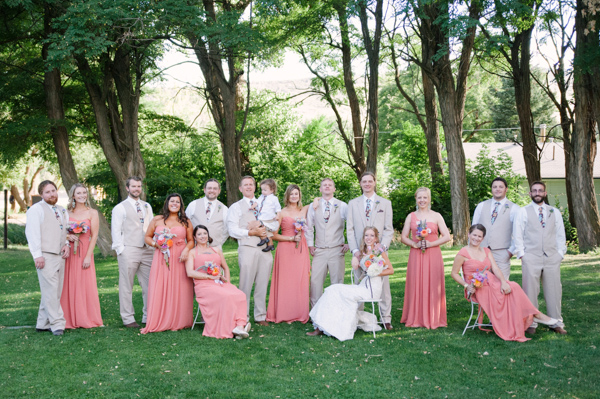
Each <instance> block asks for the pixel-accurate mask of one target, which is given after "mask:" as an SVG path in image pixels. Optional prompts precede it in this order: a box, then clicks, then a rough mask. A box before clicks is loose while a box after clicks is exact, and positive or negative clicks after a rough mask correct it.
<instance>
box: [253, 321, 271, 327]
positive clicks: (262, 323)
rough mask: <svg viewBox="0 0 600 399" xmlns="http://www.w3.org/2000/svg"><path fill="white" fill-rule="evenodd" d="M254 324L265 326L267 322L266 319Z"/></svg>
mask: <svg viewBox="0 0 600 399" xmlns="http://www.w3.org/2000/svg"><path fill="white" fill-rule="evenodd" d="M256 324H258V325H260V326H263V327H267V326H268V325H269V322H268V321H266V320H261V321H257V322H256Z"/></svg>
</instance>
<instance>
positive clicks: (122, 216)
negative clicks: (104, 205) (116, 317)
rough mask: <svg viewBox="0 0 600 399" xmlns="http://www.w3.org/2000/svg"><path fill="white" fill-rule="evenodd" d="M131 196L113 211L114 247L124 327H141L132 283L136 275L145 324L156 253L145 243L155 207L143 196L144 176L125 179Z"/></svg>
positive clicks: (112, 230)
mask: <svg viewBox="0 0 600 399" xmlns="http://www.w3.org/2000/svg"><path fill="white" fill-rule="evenodd" d="M125 187H126V189H127V192H128V193H129V195H128V196H127V198H126V199H125V200H124V201H122V202H120V203H119V204H117V206H115V207H114V208H113V210H112V221H111V233H112V241H113V243H112V248H113V249H114V250H115V251H116V252H117V261H118V263H119V307H120V313H121V319H122V320H123V324H124V325H125V327H130V328H140V325H139V324H138V323H137V322H136V321H135V309H134V308H133V282H134V280H135V276H137V278H138V282H139V283H140V286H141V287H142V298H143V300H144V309H143V316H142V323H145V322H146V316H147V311H146V310H147V309H146V304H147V302H148V280H149V279H150V267H151V266H152V258H153V256H154V250H153V248H151V247H149V246H148V245H146V243H145V241H144V236H145V235H146V230H148V225H149V224H150V221H151V220H152V218H153V214H152V207H151V206H150V204H149V203H147V202H146V201H142V200H141V199H140V195H142V191H143V188H142V179H141V178H140V177H137V176H132V177H129V178H128V179H127V181H126V182H125Z"/></svg>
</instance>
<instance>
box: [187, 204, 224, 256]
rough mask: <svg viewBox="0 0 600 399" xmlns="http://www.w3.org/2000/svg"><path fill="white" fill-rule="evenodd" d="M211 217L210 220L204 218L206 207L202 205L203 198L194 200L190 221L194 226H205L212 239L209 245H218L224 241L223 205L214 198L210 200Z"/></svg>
mask: <svg viewBox="0 0 600 399" xmlns="http://www.w3.org/2000/svg"><path fill="white" fill-rule="evenodd" d="M212 203H213V204H212V207H213V209H212V217H211V218H210V220H207V219H206V208H205V207H204V199H199V200H196V208H195V210H194V214H193V215H192V218H191V221H192V225H193V226H194V227H196V226H198V225H199V224H202V225H204V226H206V228H207V229H208V232H209V234H210V236H211V238H212V239H213V242H212V244H210V246H211V247H215V246H218V245H220V243H222V242H224V241H225V228H226V227H225V223H226V221H225V220H223V207H224V205H223V204H222V203H221V201H218V200H215V201H212Z"/></svg>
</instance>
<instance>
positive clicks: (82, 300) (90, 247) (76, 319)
mask: <svg viewBox="0 0 600 399" xmlns="http://www.w3.org/2000/svg"><path fill="white" fill-rule="evenodd" d="M67 209H68V211H69V224H71V223H82V222H83V223H85V225H86V226H87V232H86V233H81V234H69V235H68V236H67V239H68V240H69V241H71V254H70V255H69V257H68V258H67V260H66V261H65V279H64V282H63V290H62V295H61V297H60V306H61V307H62V309H63V312H64V314H65V320H66V321H67V323H66V325H65V328H92V327H100V326H102V325H103V324H102V315H101V314H100V300H99V298H98V286H97V285H96V268H95V266H94V247H95V246H96V240H97V239H98V226H99V223H98V211H96V210H95V209H91V207H90V203H89V200H88V191H87V188H86V187H85V186H84V185H83V184H81V183H77V184H75V185H73V187H71V190H69V205H68V206H67ZM76 243H77V244H76ZM75 245H77V249H76V248H75ZM76 250H77V253H75V251H76Z"/></svg>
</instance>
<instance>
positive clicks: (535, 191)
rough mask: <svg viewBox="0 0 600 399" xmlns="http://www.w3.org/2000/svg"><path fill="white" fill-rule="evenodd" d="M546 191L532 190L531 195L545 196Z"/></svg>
mask: <svg viewBox="0 0 600 399" xmlns="http://www.w3.org/2000/svg"><path fill="white" fill-rule="evenodd" d="M545 193H546V191H544V190H531V194H545Z"/></svg>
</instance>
